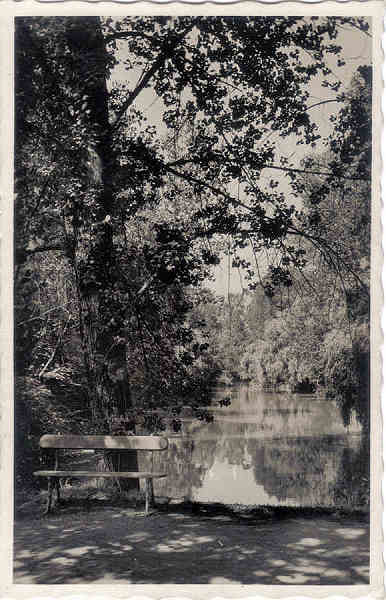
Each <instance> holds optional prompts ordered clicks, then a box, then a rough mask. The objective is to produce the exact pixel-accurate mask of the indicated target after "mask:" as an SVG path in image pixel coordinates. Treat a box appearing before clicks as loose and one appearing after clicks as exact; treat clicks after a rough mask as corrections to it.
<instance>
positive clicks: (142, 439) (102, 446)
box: [34, 435, 168, 515]
mask: <svg viewBox="0 0 386 600" xmlns="http://www.w3.org/2000/svg"><path fill="white" fill-rule="evenodd" d="M39 445H40V447H41V448H45V449H46V450H48V451H50V450H51V451H52V452H53V453H54V460H55V465H54V469H52V470H48V471H35V472H34V475H35V476H36V477H48V498H47V506H46V510H45V513H44V514H47V513H49V512H50V510H51V506H52V494H53V489H55V490H56V494H57V500H58V503H60V478H61V477H89V478H96V477H110V478H111V477H113V478H126V479H144V480H145V499H146V504H145V514H146V515H148V513H149V507H150V506H151V505H152V504H153V502H154V494H153V479H155V478H159V477H166V476H167V473H153V472H146V471H139V472H136V471H132V472H131V471H102V472H100V471H76V470H60V469H59V452H60V450H108V451H112V450H118V451H128V450H146V451H151V452H154V451H161V450H166V449H167V447H168V440H167V438H163V437H156V436H110V435H43V437H41V438H40V442H39Z"/></svg>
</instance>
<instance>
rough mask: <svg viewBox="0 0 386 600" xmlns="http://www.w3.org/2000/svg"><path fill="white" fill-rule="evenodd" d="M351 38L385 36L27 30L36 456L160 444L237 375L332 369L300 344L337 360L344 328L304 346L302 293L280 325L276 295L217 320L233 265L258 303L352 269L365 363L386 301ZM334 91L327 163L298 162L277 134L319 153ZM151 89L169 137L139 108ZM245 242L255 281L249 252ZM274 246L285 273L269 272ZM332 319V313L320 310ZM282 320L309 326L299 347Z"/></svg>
mask: <svg viewBox="0 0 386 600" xmlns="http://www.w3.org/2000/svg"><path fill="white" fill-rule="evenodd" d="M350 26H353V27H356V28H357V29H359V30H360V31H362V32H363V33H364V34H365V33H366V32H367V29H368V24H367V22H366V20H365V19H362V18H358V19H356V18H351V17H350V18H349V17H339V18H338V17H310V18H303V17H296V16H294V17H256V18H253V17H178V18H177V17H176V18H172V17H124V18H121V19H112V18H103V19H100V18H99V17H22V18H17V19H16V26H15V48H16V54H15V68H16V89H15V113H16V135H15V232H16V236H15V237H16V239H15V242H16V243H15V352H16V363H15V364H16V376H17V380H18V385H17V390H19V393H17V395H16V404H17V406H16V414H23V415H25V422H24V425H23V427H20V428H19V429H18V431H17V434H18V435H17V442H18V447H19V453H18V455H19V456H22V454H23V451H22V450H20V448H25V447H26V446H27V441H26V440H27V439H28V440H30V439H31V437H30V436H35V435H39V434H40V433H41V432H42V431H43V430H44V431H47V430H50V431H56V430H59V429H61V428H64V429H66V430H67V431H73V430H74V427H75V426H76V427H78V426H79V427H81V428H82V429H83V430H84V431H85V432H92V431H103V432H107V431H111V430H114V427H115V428H117V427H118V428H119V427H120V428H123V430H125V431H128V430H130V429H131V430H132V429H133V428H135V427H136V426H137V428H138V426H141V427H144V428H145V429H147V430H154V429H155V428H157V427H159V426H160V423H159V421H158V420H157V418H156V416H155V417H154V418H153V416H154V411H156V410H157V409H158V408H163V409H167V410H168V411H169V412H170V413H171V414H173V415H176V416H178V413H179V411H180V409H181V407H182V406H183V405H184V404H187V403H188V404H189V405H192V406H193V407H196V408H197V414H198V415H202V414H203V413H202V411H201V410H199V408H200V407H201V406H202V405H205V404H206V403H207V402H208V399H209V390H210V385H211V383H212V382H213V380H214V378H215V377H216V376H217V375H218V373H219V372H220V371H226V372H228V373H230V374H231V375H232V376H234V375H235V374H237V373H238V372H239V373H241V374H242V372H241V371H240V368H241V366H240V365H241V363H242V364H243V365H244V366H243V368H244V370H245V371H248V372H249V371H250V370H251V369H253V368H254V367H252V366H251V365H253V364H255V365H258V368H259V369H262V373H263V375H264V377H265V378H268V379H271V380H274V379H275V381H277V380H280V379H288V380H289V381H291V382H295V381H299V378H300V377H303V376H304V374H307V376H308V377H309V378H310V380H311V379H312V380H313V381H314V380H315V379H318V378H320V377H321V376H322V373H324V374H325V373H326V369H325V367H326V365H325V364H324V363H325V362H326V360H325V359H326V352H327V350H326V352H324V354H323V351H318V352H312V351H309V352H308V354H307V355H308V357H310V356H312V365H311V366H310V365H308V366H306V364H305V362H304V361H305V358H306V352H307V350H306V348H305V344H304V343H301V342H300V339H301V338H303V342H305V340H307V344H308V345H309V346H311V345H312V344H313V341H312V340H314V339H315V343H317V342H319V339H320V338H321V337H323V336H324V341H323V344H324V345H325V346H326V348H328V343H329V340H330V342H331V339H332V338H331V331H332V330H333V329H334V327H335V326H336V322H334V323H333V325H332V326H331V322H330V321H328V318H329V317H328V315H324V317H323V319H324V320H322V321H321V322H320V323H318V324H317V325H315V323H313V322H312V315H311V314H310V320H309V322H307V323H304V328H303V330H302V332H301V336H300V337H299V335H298V331H297V332H296V335H295V334H294V333H293V331H294V328H296V327H297V326H299V325H296V324H297V323H298V317H299V315H300V316H301V315H302V311H304V310H306V308H305V307H304V305H302V300H301V296H300V295H298V296H296V295H295V299H294V300H291V302H289V301H287V303H286V304H285V305H284V312H282V313H279V312H278V309H277V305H275V307H276V308H274V310H273V313H272V306H273V304H272V302H273V301H272V300H271V301H268V304H267V301H263V295H262V294H260V291H258V290H256V292H255V293H256V298H259V299H258V300H256V302H255V303H254V302H248V301H247V300H246V298H247V297H246V296H245V297H242V298H241V299H240V298H231V297H229V298H228V299H227V301H226V302H225V304H224V303H223V304H222V305H221V304H220V306H221V308H220V310H218V309H213V299H211V298H209V297H208V294H207V293H206V292H205V290H204V289H203V288H204V287H205V285H204V282H205V280H206V279H207V278H208V277H210V276H211V273H212V270H213V266H215V265H216V264H218V262H219V261H220V259H221V257H222V254H223V252H224V249H225V250H226V251H227V252H228V253H230V254H232V255H233V256H234V261H235V264H237V265H239V266H240V267H241V268H243V269H244V270H245V272H246V274H247V278H248V281H249V287H250V289H251V290H253V289H255V288H256V286H257V284H258V283H259V281H260V282H261V283H262V284H263V288H264V290H265V292H266V294H267V295H268V296H269V297H272V296H274V295H275V293H276V292H277V291H280V290H282V289H283V288H284V289H289V288H294V289H295V288H296V285H298V286H300V284H301V281H302V280H303V279H308V280H310V281H311V283H313V284H315V280H320V274H321V272H323V276H326V277H327V279H328V280H329V281H330V280H331V283H329V285H331V286H332V288H334V289H335V287H334V286H336V277H335V283H334V274H335V275H337V277H338V278H339V281H340V282H341V283H342V285H343V286H344V290H345V300H347V303H346V304H345V303H344V302H342V297H341V295H339V294H337V295H336V296H334V295H333V298H332V300H331V302H332V304H333V305H334V310H335V308H336V307H337V311H336V315H339V314H340V313H339V311H340V310H341V311H343V312H344V310H345V308H344V307H345V306H349V307H350V308H349V311H348V312H347V311H346V314H345V316H344V317H343V316H342V321H344V323H349V326H350V329H349V334H348V333H347V331H348V330H345V329H344V327H343V329H342V327H340V325H339V326H336V327H337V328H338V330H339V332H342V331H343V333H342V336H343V338H344V340H346V339H347V335H351V332H352V331H353V328H355V330H356V332H357V334H356V337H355V339H357V340H358V344H357V346H355V348H356V350H355V353H356V354H355V353H354V354H355V355H354V354H352V355H351V354H350V356H348V355H347V357H346V354H345V353H347V352H349V353H350V352H351V353H352V352H354V350H353V348H354V345H351V346H350V345H349V344H348V345H347V343H346V341H344V342H342V344H340V345H339V344H338V346H336V345H334V344H332V342H331V344H332V346H334V351H335V352H337V347H339V352H340V355H339V356H340V357H341V360H342V364H344V365H345V366H347V365H351V370H352V372H353V373H354V371H355V369H356V366H355V365H357V358H358V356H361V353H363V352H367V349H366V348H365V342H364V341H363V340H365V339H367V338H366V335H367V334H366V332H365V328H366V324H367V323H368V316H366V315H368V313H367V307H366V306H365V303H364V304H363V307H362V308H361V309H360V308H358V302H357V300H356V299H358V297H360V298H362V297H363V296H362V292H363V290H365V289H366V288H367V291H368V263H366V261H365V259H366V257H368V246H369V236H368V229H366V227H368V226H369V221H368V215H369V211H368V205H366V202H368V201H369V194H368V185H369V183H368V180H369V177H370V163H371V160H370V158H369V153H370V146H371V143H370V138H369V132H368V125H367V129H366V123H365V120H366V119H369V118H370V113H369V110H370V109H369V106H370V104H369V102H370V98H369V92H368V91H367V96H366V95H365V91H364V90H368V89H369V87H368V86H367V87H366V86H364V85H363V80H364V81H365V82H366V83H367V84H369V76H370V75H369V70H368V69H366V68H363V69H362V70H361V71H359V73H358V76H357V79H356V80H355V82H354V84H353V86H352V88H351V92H350V93H349V94H348V95H345V93H344V92H343V90H342V89H341V82H340V78H339V70H340V69H341V68H342V67H343V66H344V65H343V61H342V59H341V57H340V51H341V48H340V46H339V43H338V38H339V34H340V32H341V31H342V29H343V28H345V27H350ZM117 71H119V72H120V73H121V76H120V78H118V81H117V80H116V79H114V74H115V73H116V72H117ZM122 72H125V77H123V76H122ZM125 78H126V80H125ZM316 78H319V79H321V80H323V82H324V86H325V87H326V89H328V90H329V91H330V92H331V93H334V94H335V96H336V101H337V102H341V103H342V107H343V108H342V110H341V111H340V113H339V114H338V116H337V122H336V126H335V129H334V134H333V136H332V137H331V139H329V140H326V143H327V150H326V153H325V154H323V155H322V156H320V155H318V157H317V158H315V157H311V158H309V159H307V160H306V161H305V162H304V165H302V167H301V168H298V167H297V166H296V165H294V164H290V163H289V161H288V160H286V159H284V158H283V157H282V156H280V153H278V151H277V147H276V145H277V139H285V138H288V139H294V140H296V143H297V144H300V145H307V146H308V147H309V149H310V152H311V150H312V149H314V148H315V147H316V145H317V143H319V141H320V139H319V138H320V134H319V131H318V128H317V125H316V124H315V122H314V121H313V120H312V111H311V112H310V110H309V108H310V96H311V92H310V85H311V83H312V81H313V80H315V79H316ZM114 82H115V83H114ZM149 93H150V94H152V98H153V102H157V103H158V107H159V113H160V114H159V119H158V122H157V124H152V123H149V122H147V120H146V111H145V109H144V105H141V103H140V98H141V97H142V96H143V95H144V94H149ZM272 132H275V134H277V135H275V136H271V133H272ZM267 167H269V168H271V169H273V170H274V171H275V172H278V173H286V174H287V175H288V176H289V177H290V179H291V181H292V185H293V189H294V191H295V193H296V194H297V195H298V196H302V197H303V198H304V210H301V209H299V208H296V207H295V204H294V203H291V201H289V200H288V198H287V197H285V196H284V194H283V193H282V192H280V191H278V189H277V188H278V182H277V181H275V180H271V181H270V183H269V185H268V186H267V185H266V183H265V180H263V178H262V177H261V175H262V171H263V170H264V169H266V168H267ZM235 189H237V190H238V192H237V193H234V190H235ZM347 199H351V200H352V202H351V200H350V202H348V201H347ZM354 199H355V202H354ZM342 203H343V204H342ZM348 206H349V207H350V208H349V210H347V207H348ZM350 227H351V230H350V229H349V228H350ZM342 232H343V233H344V236H342ZM358 232H361V233H360V236H359V238H358V235H357V233H358ZM351 234H354V235H353V236H352V237H350V235H351ZM294 239H295V240H296V242H295V243H294V241H293V240H294ZM351 240H355V241H354V243H352V242H351ZM356 240H359V241H358V242H357V241H356ZM366 244H367V246H366ZM247 245H249V246H250V247H251V249H252V252H253V255H254V256H255V257H256V258H257V262H256V266H252V264H251V263H250V262H248V261H246V260H245V259H244V258H243V257H242V251H243V249H244V248H245V247H246V246H247ZM261 251H262V252H267V255H268V257H269V265H268V270H267V273H266V274H265V275H264V276H263V277H261V276H260V271H259V258H258V257H259V252H261ZM314 252H315V253H316V254H317V256H318V257H319V258H320V261H321V262H320V264H319V263H318V262H317V261H318V259H317V258H316V257H314ZM315 256H316V255H315ZM301 273H304V274H303V275H302V274H301ZM366 278H367V279H366ZM341 287H342V286H341ZM332 288H328V289H332ZM325 291H326V290H325ZM259 294H260V295H259ZM307 294H308V291H307ZM258 295H259V296H258ZM276 295H277V294H276ZM215 302H218V301H217V300H216V301H215ZM310 302H311V300H310ZM318 306H320V310H321V311H322V312H323V314H324V313H325V312H326V310H327V309H326V299H325V298H324V297H323V298H319V300H318V302H316V303H315V302H314V303H313V310H314V311H316V310H317V307H318ZM354 308H355V310H354ZM256 311H257V312H258V311H260V316H259V317H258V322H259V323H260V322H261V321H265V320H266V318H265V315H266V313H267V312H270V316H272V317H274V320H272V319H271V320H270V321H269V322H268V323H265V324H264V330H263V328H262V329H261V330H260V329H259V327H260V325H259V327H257V326H256V325H255V324H254V319H255V317H256V318H257V316H256V315H257V312H256ZM200 315H201V316H200ZM254 315H255V316H254ZM242 316H246V321H245V322H243V318H242ZM208 318H209V319H210V320H211V321H212V324H211V325H210V326H209V327H208V326H205V325H204V320H205V321H206V320H207V319H208ZM315 318H316V317H315ZM336 318H337V319H338V320H339V318H340V317H339V316H337V317H336ZM326 319H327V321H328V323H329V327H328V328H327V330H326V329H325V327H327V321H326ZM225 321H226V323H225ZM283 323H285V325H286V328H287V329H289V330H291V328H292V332H291V333H290V335H289V336H288V337H287V338H284V337H283V336H285V334H284V333H283V332H284V328H283ZM251 324H253V327H252V329H253V328H254V329H253V335H251V331H250V330H248V326H250V325H251ZM269 327H271V333H270V332H269ZM339 328H340V329H339ZM362 334H363V335H362ZM329 335H330V337H328V336H329ZM345 336H346V337H345ZM343 338H342V339H343ZM350 339H351V338H350ZM296 340H299V348H298V349H297V350H296V349H295V350H294V349H293V348H292V349H291V348H290V347H291V344H292V345H294V344H296ZM268 343H269V344H271V346H270V347H267V346H266V345H267V344H268ZM275 344H276V345H275ZM285 352H287V353H288V352H290V354H291V359H289V358H288V357H285V356H284V354H285ZM270 353H271V354H270ZM296 353H298V355H297V354H296ZM358 353H359V354H358ZM271 355H272V356H275V357H276V362H277V361H278V362H277V364H275V365H274V366H272V364H271V362H272V361H271V359H270V356H271ZM240 356H242V360H241V363H240V364H238V359H239V357H240ZM260 356H263V357H264V360H262V359H261V360H260V359H257V357H260ZM346 358H347V360H346ZM359 360H361V358H359ZM323 361H324V362H323ZM327 362H328V361H327ZM322 363H323V364H322ZM328 364H330V376H329V381H330V380H331V381H332V382H333V385H334V386H336V387H337V388H338V389H339V390H340V391H339V393H340V397H341V398H342V399H341V402H342V406H343V407H344V410H345V411H346V413H347V414H349V413H350V411H351V407H355V408H357V407H358V406H359V405H362V402H363V401H362V398H358V399H357V400H355V399H353V398H354V396H353V395H352V394H351V392H350V393H348V392H347V390H348V389H350V390H351V388H350V387H349V386H350V385H354V386H355V381H354V382H352V381H351V379H350V382H349V379H347V378H345V377H344V373H343V370H342V369H341V368H338V366H337V365H339V364H340V363H339V362H338V361H336V360H331V361H330V363H328ZM256 368H257V367H256ZM347 368H349V367H347ZM300 373H302V375H300ZM308 373H309V374H308ZM355 373H356V371H355ZM316 374H317V376H316ZM323 376H324V375H323ZM59 390H62V393H60V394H59ZM63 390H64V393H63ZM349 396H350V398H351V400H348V398H349ZM44 398H45V399H46V401H43V399H44ZM42 402H43V404H44V406H45V408H44V410H43V409H41V404H42ZM350 402H351V403H352V406H351V405H350ZM47 410H50V414H52V419H49V421H50V422H49V423H47V422H46V420H45V417H44V414H46V411H47ZM40 411H41V412H40ZM36 414H42V418H41V421H40V425H39V426H38V425H36V418H35V416H36ZM74 414H75V416H74ZM28 415H29V416H28ZM34 415H35V416H34ZM79 415H81V419H80V418H79ZM149 415H150V416H149ZM152 415H153V416H152ZM117 423H118V425H117ZM28 443H29V442H28ZM21 460H22V459H21ZM18 464H19V463H18ZM22 476H23V475H22V472H21V477H22Z"/></svg>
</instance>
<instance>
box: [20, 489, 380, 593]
mask: <svg viewBox="0 0 386 600" xmlns="http://www.w3.org/2000/svg"><path fill="white" fill-rule="evenodd" d="M31 506H32V508H31V507H29V509H28V511H27V513H26V512H25V511H24V514H22V515H20V516H19V518H18V519H17V520H16V522H15V530H14V583H16V584H77V583H78V584H98V583H100V584H107V583H108V584H119V583H121V584H127V583H133V584H134V583H135V584H147V583H153V584H157V583H158V584H162V583H169V584H170V583H172V584H208V583H209V584H222V583H224V584H227V583H228V584H270V585H275V584H276V585H280V584H281V585H283V584H297V585H299V584H300V585H301V584H304V585H338V584H342V585H354V584H368V583H369V579H368V577H369V525H368V519H366V518H364V517H363V516H359V517H358V516H354V515H351V516H350V515H349V516H347V515H345V516H340V517H339V516H336V515H328V514H327V515H326V514H318V513H315V512H314V513H311V514H307V513H304V515H305V516H302V513H301V512H300V511H292V512H291V511H288V512H287V513H286V512H284V513H280V512H279V513H271V514H270V513H269V511H264V510H263V511H260V513H256V512H255V513H254V514H252V513H250V514H240V513H239V514H236V513H235V512H234V511H233V512H232V511H229V510H228V511H227V510H223V511H218V510H215V511H213V510H212V511H206V512H205V511H202V510H200V511H194V510H192V507H190V508H187V507H186V506H185V507H183V506H182V507H177V506H176V507H173V506H169V507H168V508H167V509H165V508H164V509H162V510H155V511H154V512H153V513H152V514H151V515H150V516H149V517H145V516H144V514H143V512H142V510H139V509H136V508H133V507H132V508H127V507H123V506H122V505H121V506H111V505H109V504H107V505H106V503H103V502H97V501H94V502H90V503H88V502H78V503H76V502H75V503H74V502H65V504H64V506H63V507H62V508H61V509H60V510H58V511H55V512H54V513H53V514H51V515H50V516H48V517H42V516H41V506H40V505H39V503H38V504H36V503H35V504H33V503H31ZM280 515H281V516H280Z"/></svg>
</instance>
